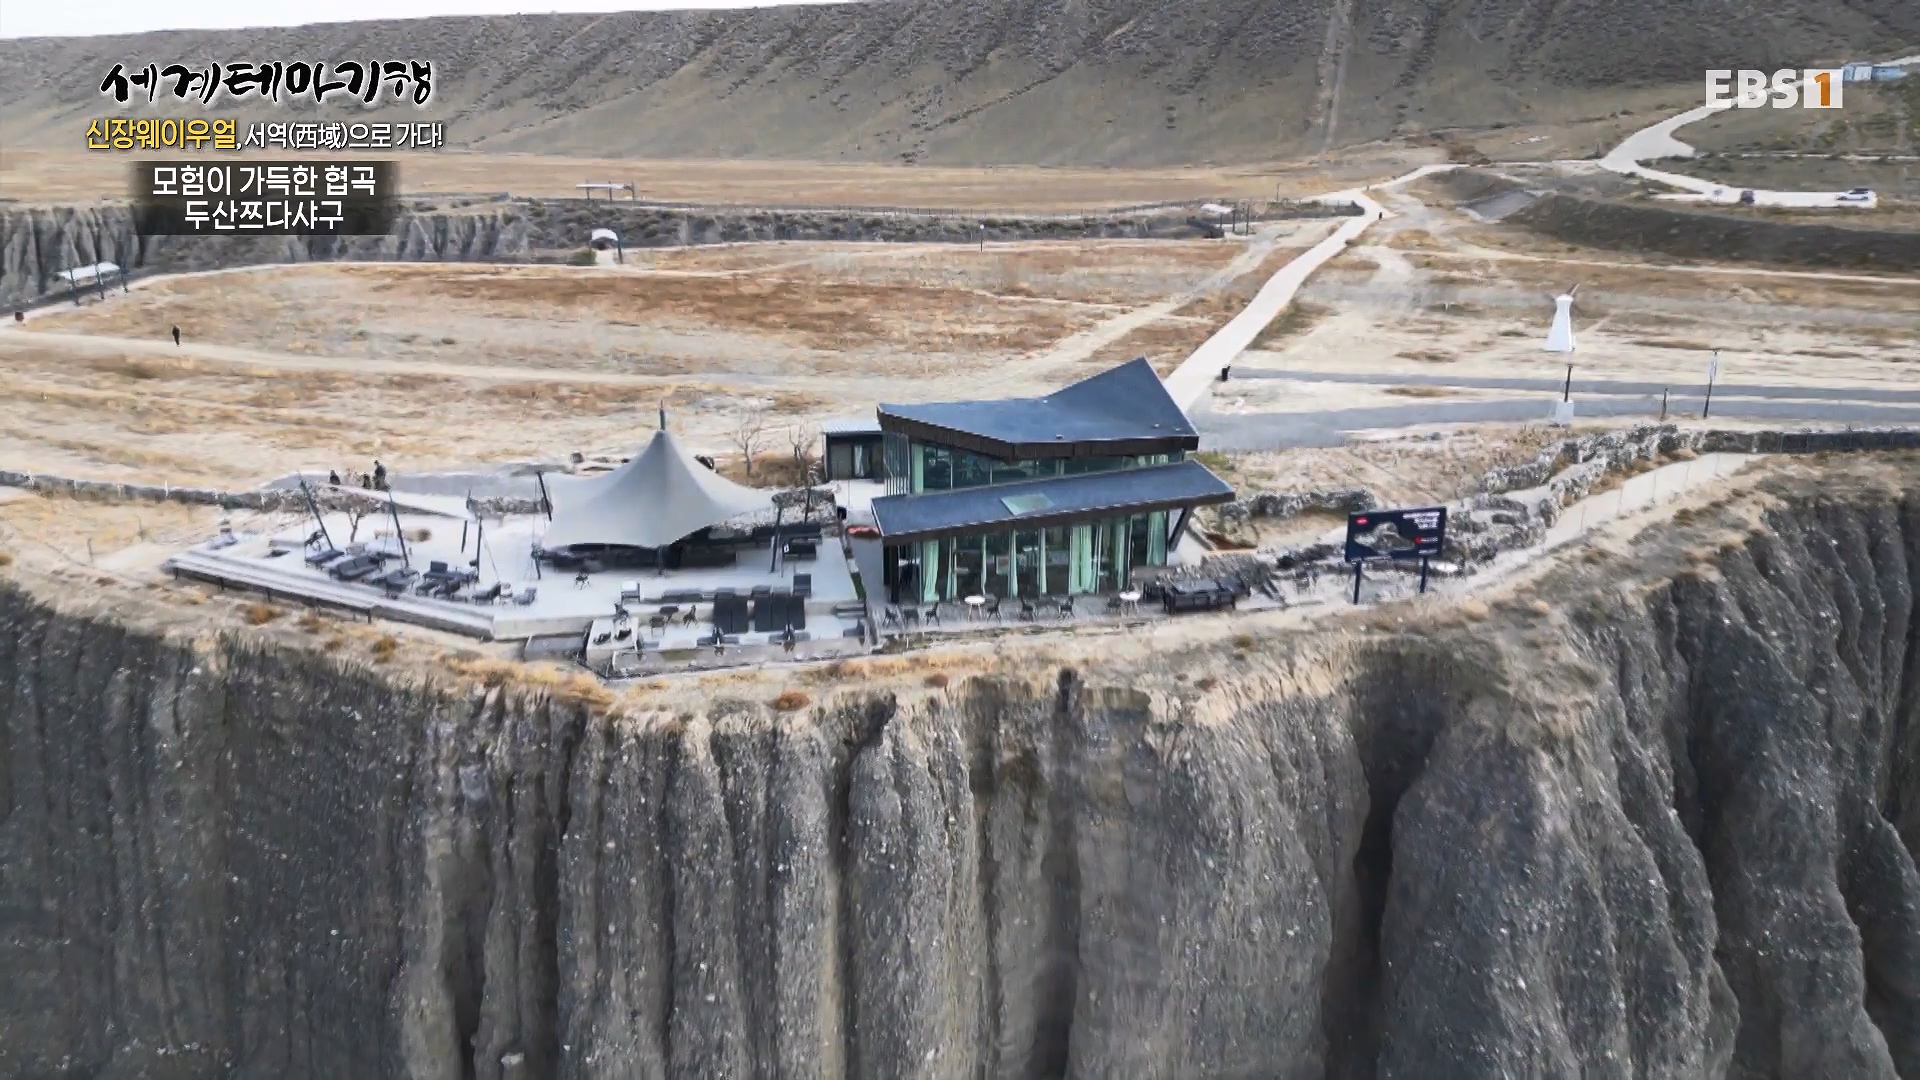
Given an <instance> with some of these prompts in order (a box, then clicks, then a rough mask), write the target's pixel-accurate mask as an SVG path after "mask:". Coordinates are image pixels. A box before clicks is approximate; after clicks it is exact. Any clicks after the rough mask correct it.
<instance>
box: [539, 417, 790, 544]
mask: <svg viewBox="0 0 1920 1080" xmlns="http://www.w3.org/2000/svg"><path fill="white" fill-rule="evenodd" d="M547 490H548V494H549V496H550V497H551V498H552V500H553V523H552V524H551V525H549V526H548V527H547V534H546V536H545V537H544V538H543V539H542V540H541V542H540V543H541V546H542V547H545V548H548V549H553V548H563V547H572V546H573V545H575V544H621V545H626V546H630V547H645V548H657V547H665V546H667V545H668V544H671V543H673V542H674V541H676V540H680V539H683V538H685V537H686V536H687V535H689V534H691V533H695V532H698V531H700V530H701V529H704V528H706V527H707V526H709V525H717V524H719V523H720V522H723V521H726V520H728V519H729V518H736V517H740V516H741V515H744V514H751V513H755V512H757V511H761V510H766V509H768V508H770V507H771V506H772V505H773V493H772V492H767V491H757V490H755V489H753V488H750V487H742V486H741V485H739V484H736V483H734V482H733V481H731V480H726V479H723V478H721V477H720V476H719V475H718V474H717V473H715V472H713V471H712V470H711V469H708V468H707V467H706V466H705V465H702V464H700V463H699V462H697V461H695V460H694V459H693V456H692V455H691V454H688V453H687V451H686V448H685V447H683V446H681V445H680V442H679V440H677V439H675V438H674V437H673V435H672V434H671V433H669V432H666V431H656V432H654V433H653V441H652V442H649V443H648V444H647V445H646V447H645V449H643V450H641V451H640V452H639V453H637V454H635V455H633V457H632V459H630V460H629V461H628V462H627V463H626V464H625V465H622V466H620V467H619V468H617V469H615V470H613V471H612V472H610V473H607V474H606V475H604V476H592V477H568V476H549V477H548V478H547Z"/></svg>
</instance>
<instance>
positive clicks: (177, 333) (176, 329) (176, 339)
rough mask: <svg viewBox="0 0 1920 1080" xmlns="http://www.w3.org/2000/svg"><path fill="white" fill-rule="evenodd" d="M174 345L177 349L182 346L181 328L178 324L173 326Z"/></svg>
mask: <svg viewBox="0 0 1920 1080" xmlns="http://www.w3.org/2000/svg"><path fill="white" fill-rule="evenodd" d="M173 347H174V348H176V349H177V348H179V347H180V328H179V327H178V326H176V327H174V328H173Z"/></svg>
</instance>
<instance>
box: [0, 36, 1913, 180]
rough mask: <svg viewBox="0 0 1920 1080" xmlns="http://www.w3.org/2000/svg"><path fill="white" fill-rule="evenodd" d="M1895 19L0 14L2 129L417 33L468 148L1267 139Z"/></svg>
mask: <svg viewBox="0 0 1920 1080" xmlns="http://www.w3.org/2000/svg"><path fill="white" fill-rule="evenodd" d="M1914 41H1920V5H1915V4H1913V3H1911V2H1910V0H1846V2H1843V3H1839V4H1816V3H1813V2H1812V0H1573V2H1564V3H1552V4H1546V3H1535V2H1531V0H1372V2H1359V0H1181V2H1178V3H1175V2H1173V0H870V2H866V3H853V4H846V5H842V6H828V7H796V8H774V9H761V10H754V11H735V12H686V13H627V14H618V15H604V16H596V15H572V16H569V15H527V16H515V17H486V18H445V19H429V20H417V21H391V22H371V23H354V24H329V25H314V26H306V27H298V28H288V29H263V30H247V31H208V32H168V33H155V34H144V35H135V36H121V37H112V36H107V37H92V38H72V39H30V40H16V41H6V42H0V86H4V87H5V88H6V98H7V101H8V103H7V105H6V109H5V115H4V117H0V124H3V125H4V129H3V130H0V143H4V144H5V145H6V146H7V147H9V148H12V149H19V148H22V147H62V148H68V147H71V148H74V149H78V148H79V146H80V144H81V143H82V141H83V138H84V130H85V123H84V121H85V119H86V118H89V117H93V116H101V115H107V114H109V113H111V112H112V111H114V110H113V109H111V108H110V107H111V106H112V105H113V104H114V103H113V102H112V100H111V99H110V98H107V97H105V96H103V95H101V94H100V93H99V91H98V87H99V82H100V79H101V78H102V76H103V75H104V74H105V72H106V70H107V69H108V68H109V67H110V66H111V65H112V64H113V63H114V62H116V61H119V62H125V63H129V64H133V63H136V62H137V63H142V64H144V63H147V62H154V63H159V64H166V63H170V62H173V61H175V60H176V59H177V60H181V61H182V62H190V63H191V62H198V63H205V62H207V61H220V62H223V63H224V62H231V61H238V60H242V59H247V60H252V61H256V62H258V61H267V60H276V59H279V60H292V59H295V58H308V59H315V60H318V59H329V58H337V59H347V58H367V57H379V58H383V59H384V58H402V59H405V58H426V59H431V60H433V61H434V62H435V65H436V70H437V72H438V73H439V75H440V84H439V86H438V88H437V91H436V97H435V99H434V102H433V103H432V105H431V106H430V107H429V108H428V109H427V110H426V111H427V113H428V114H429V115H431V116H433V117H436V118H440V119H445V120H446V121H448V122H449V124H450V125H451V131H450V135H451V138H452V140H453V141H454V142H455V143H456V144H457V145H461V146H466V147H470V148H475V149H487V150H494V151H537V152H542V153H557V154H569V155H593V156H644V157H652V158H661V157H768V158H807V159H816V160H826V159H857V160H871V161H898V160H909V161H946V162H1036V163H1099V164H1145V163H1164V162H1170V161H1182V162H1184V161H1198V160H1222V161H1232V160H1273V159H1275V158H1277V157H1282V156H1287V155H1290V154H1296V153H1301V152H1313V151H1317V150H1320V149H1322V148H1324V147H1326V146H1329V145H1341V144H1349V143H1355V142H1361V141H1365V140H1368V139H1374V138H1379V137H1384V136H1389V135H1393V134H1408V133H1418V132H1420V131H1423V130H1433V129H1435V128H1443V127H1452V126H1477V127H1486V126H1489V125H1492V124H1496V123H1525V122H1539V121H1552V122H1559V121H1571V120H1577V119H1583V118H1589V117H1590V116H1592V115H1593V114H1594V113H1595V112H1596V111H1597V112H1598V113H1599V114H1600V115H1605V114H1607V113H1609V112H1611V111H1614V110H1617V109H1619V108H1621V107H1623V103H1624V102H1628V101H1645V100H1647V95H1645V94H1640V95H1638V96H1635V95H1634V94H1632V93H1629V91H1630V90H1633V89H1635V88H1641V89H1645V88H1666V89H1667V90H1668V91H1669V95H1668V96H1672V97H1673V98H1674V100H1675V101H1676V102H1678V101H1681V100H1683V99H1687V98H1688V97H1689V96H1690V94H1691V92H1692V88H1693V87H1694V85H1695V84H1696V83H1697V80H1698V79H1699V73H1700V72H1701V70H1702V69H1704V68H1707V67H1743V66H1752V67H1765V66H1773V65H1776V64H1785V63H1797V62H1802V61H1812V60H1816V59H1824V60H1834V59H1841V58H1845V57H1849V56H1858V55H1862V54H1866V53H1872V52H1877V51H1878V50H1880V49H1881V48H1883V47H1892V46H1898V45H1900V44H1904V43H1907V42H1914ZM219 105H220V103H219V102H216V103H215V107H216V108H218V107H219ZM187 107H188V108H198V107H199V106H197V105H190V106H187ZM135 108H136V109H137V110H147V109H153V108H155V106H152V105H147V104H145V103H141V104H139V105H137V106H136V107H135ZM407 111H408V112H410V113H411V111H412V110H411V109H410V108H409V109H408V110H407ZM283 115H284V114H283Z"/></svg>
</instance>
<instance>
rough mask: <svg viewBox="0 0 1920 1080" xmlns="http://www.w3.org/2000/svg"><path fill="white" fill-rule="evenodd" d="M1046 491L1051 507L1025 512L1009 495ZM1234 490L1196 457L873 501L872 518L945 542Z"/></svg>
mask: <svg viewBox="0 0 1920 1080" xmlns="http://www.w3.org/2000/svg"><path fill="white" fill-rule="evenodd" d="M1035 495H1044V496H1045V497H1046V502H1047V505H1046V506H1044V507H1038V508H1035V509H1033V510H1030V511H1027V512H1025V513H1016V512H1014V511H1013V510H1012V509H1010V508H1009V507H1008V505H1007V502H1006V500H1008V499H1012V500H1016V501H1019V500H1022V499H1023V498H1030V497H1032V496H1035ZM1233 498H1234V493H1233V488H1231V487H1229V486H1228V485H1227V482H1226V481H1224V480H1222V479H1220V478H1219V477H1218V476H1215V475H1214V474H1213V473H1212V472H1211V471H1210V470H1209V469H1208V468H1207V467H1206V466H1205V465H1202V464H1200V463H1199V462H1197V461H1192V460H1188V461H1180V462H1175V463H1173V464H1171V465H1150V466H1147V467H1145V468H1139V469H1116V470H1114V471H1112V472H1102V473H1083V474H1081V475H1079V476H1056V477H1047V478H1044V479H1040V480H1026V481H1022V482H1020V483H1016V484H996V485H989V486H986V487H976V488H962V489H960V490H958V491H940V492H932V493H926V494H920V495H888V496H884V497H882V498H878V499H875V500H873V516H874V522H875V524H877V525H878V526H879V529H880V536H881V538H882V539H883V540H885V541H886V542H887V543H894V544H899V543H909V542H914V541H924V540H941V539H945V538H947V537H950V536H973V535H978V534H980V533H986V532H1004V531H1006V530H1009V529H1044V528H1052V527H1054V526H1056V525H1070V524H1074V523H1076V522H1081V521H1086V520H1089V519H1092V518H1103V517H1116V516H1119V515H1121V514H1146V513H1152V512H1154V511H1156V510H1174V509H1186V508H1190V507H1195V506H1216V505H1219V504H1221V503H1227V502H1232V501H1233Z"/></svg>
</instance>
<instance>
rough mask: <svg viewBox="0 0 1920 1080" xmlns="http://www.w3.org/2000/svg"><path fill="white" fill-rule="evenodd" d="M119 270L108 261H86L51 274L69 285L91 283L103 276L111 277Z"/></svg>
mask: <svg viewBox="0 0 1920 1080" xmlns="http://www.w3.org/2000/svg"><path fill="white" fill-rule="evenodd" d="M119 272H120V267H119V266H118V265H116V264H114V263H110V262H97V263H88V264H87V265H85V266H75V267H71V268H69V269H66V270H62V271H60V272H59V273H57V274H55V275H53V276H54V277H57V278H59V279H60V280H62V281H64V282H66V283H67V284H69V285H91V284H93V283H94V282H95V281H97V280H99V279H100V278H103V277H112V276H113V275H114V274H117V273H119Z"/></svg>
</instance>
